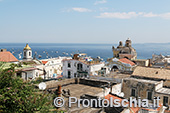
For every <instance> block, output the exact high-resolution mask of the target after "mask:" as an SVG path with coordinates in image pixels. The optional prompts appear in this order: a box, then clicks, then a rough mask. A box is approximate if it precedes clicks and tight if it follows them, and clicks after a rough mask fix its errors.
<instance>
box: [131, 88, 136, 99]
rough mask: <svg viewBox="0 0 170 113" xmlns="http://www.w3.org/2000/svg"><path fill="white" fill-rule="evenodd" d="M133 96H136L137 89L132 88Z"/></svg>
mask: <svg viewBox="0 0 170 113" xmlns="http://www.w3.org/2000/svg"><path fill="white" fill-rule="evenodd" d="M131 96H134V97H135V96H136V90H135V89H132V90H131Z"/></svg>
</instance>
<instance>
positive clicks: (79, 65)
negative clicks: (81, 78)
mask: <svg viewBox="0 0 170 113" xmlns="http://www.w3.org/2000/svg"><path fill="white" fill-rule="evenodd" d="M77 70H78V71H82V70H83V65H82V64H80V63H78V64H77Z"/></svg>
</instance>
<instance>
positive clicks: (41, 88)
mask: <svg viewBox="0 0 170 113" xmlns="http://www.w3.org/2000/svg"><path fill="white" fill-rule="evenodd" d="M38 87H39V89H40V90H45V89H46V87H47V85H46V83H44V82H41V83H40V84H39V85H38Z"/></svg>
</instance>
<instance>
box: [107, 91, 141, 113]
mask: <svg viewBox="0 0 170 113" xmlns="http://www.w3.org/2000/svg"><path fill="white" fill-rule="evenodd" d="M111 97H112V99H113V102H114V100H115V99H118V100H119V102H120V103H121V102H122V100H123V98H120V97H118V96H116V95H113V94H108V95H106V96H105V99H107V100H110V98H111ZM127 104H129V102H128V103H127ZM130 109H131V110H132V111H130V113H138V111H139V110H140V108H139V107H130Z"/></svg>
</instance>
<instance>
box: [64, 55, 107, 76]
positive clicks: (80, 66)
mask: <svg viewBox="0 0 170 113" xmlns="http://www.w3.org/2000/svg"><path fill="white" fill-rule="evenodd" d="M103 66H104V62H101V61H100V59H98V60H97V59H92V58H90V57H87V56H86V54H75V55H74V57H73V59H66V60H63V76H64V77H66V78H75V77H88V76H89V75H97V73H98V71H99V70H101V67H103Z"/></svg>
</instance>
